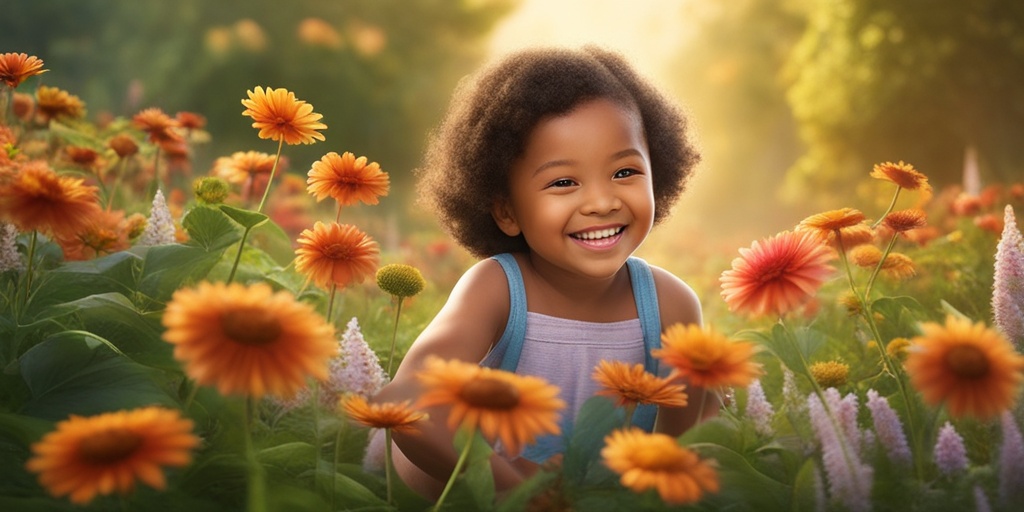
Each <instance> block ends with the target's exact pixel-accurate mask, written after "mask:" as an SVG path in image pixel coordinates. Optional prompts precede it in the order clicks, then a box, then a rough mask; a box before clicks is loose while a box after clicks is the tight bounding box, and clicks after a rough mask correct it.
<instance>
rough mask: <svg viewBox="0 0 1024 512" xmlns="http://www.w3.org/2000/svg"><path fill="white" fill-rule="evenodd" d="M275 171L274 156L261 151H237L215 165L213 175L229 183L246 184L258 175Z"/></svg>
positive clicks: (220, 159)
mask: <svg viewBox="0 0 1024 512" xmlns="http://www.w3.org/2000/svg"><path fill="white" fill-rule="evenodd" d="M273 169H274V155H268V154H267V153H261V152H259V151H236V152H234V153H232V154H231V156H230V157H227V156H222V157H220V158H218V159H217V160H216V161H214V163H213V175H214V176H219V177H221V178H224V179H225V180H227V181H228V182H229V183H245V182H246V181H248V180H250V179H252V178H253V177H254V176H255V175H257V174H270V171H271V170H273Z"/></svg>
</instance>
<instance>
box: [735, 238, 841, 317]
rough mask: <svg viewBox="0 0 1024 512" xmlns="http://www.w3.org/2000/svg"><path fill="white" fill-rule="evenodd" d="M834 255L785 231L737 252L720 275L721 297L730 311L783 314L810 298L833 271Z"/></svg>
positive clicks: (818, 243)
mask: <svg viewBox="0 0 1024 512" xmlns="http://www.w3.org/2000/svg"><path fill="white" fill-rule="evenodd" d="M834 256H835V253H834V251H832V250H831V249H830V248H829V247H828V246H826V245H824V244H822V243H821V242H820V241H819V240H818V239H817V238H816V237H815V236H814V235H812V234H810V233H807V232H800V231H785V232H782V233H779V234H778V235H775V236H773V237H770V238H766V239H762V240H761V241H760V242H757V241H755V242H754V243H753V245H751V247H750V248H749V249H747V248H744V249H740V257H739V258H736V259H734V260H732V269H731V270H726V271H725V272H722V276H721V278H720V281H721V283H722V297H723V298H724V299H725V302H726V303H728V304H729V310H730V311H737V310H742V311H749V312H750V313H752V314H754V315H765V314H769V313H772V314H776V315H783V314H785V313H786V312H788V311H791V310H793V309H795V308H797V307H799V306H800V305H802V304H803V303H804V302H806V301H807V299H810V298H811V296H813V295H814V293H815V292H816V291H817V290H818V288H819V287H820V286H821V285H822V283H823V282H824V281H825V279H826V278H827V277H828V275H829V274H830V273H832V270H833V268H832V267H831V266H830V265H828V262H829V260H831V259H832V258H833V257H834Z"/></svg>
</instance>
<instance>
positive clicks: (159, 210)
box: [138, 189, 177, 246]
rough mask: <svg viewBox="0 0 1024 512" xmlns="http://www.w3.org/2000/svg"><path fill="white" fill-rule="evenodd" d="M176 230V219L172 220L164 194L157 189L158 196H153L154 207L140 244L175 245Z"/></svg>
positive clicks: (140, 238)
mask: <svg viewBox="0 0 1024 512" xmlns="http://www.w3.org/2000/svg"><path fill="white" fill-rule="evenodd" d="M176 229H177V228H175V226H174V219H172V218H171V210H170V208H168V207H167V200H166V199H164V193H163V192H161V191H160V189H157V191H156V194H154V195H153V207H152V209H150V211H149V220H148V221H147V222H146V229H145V230H144V231H143V232H142V236H141V237H139V242H138V244H139V245H143V246H150V245H166V244H173V243H174V242H175V237H174V233H175V231H176Z"/></svg>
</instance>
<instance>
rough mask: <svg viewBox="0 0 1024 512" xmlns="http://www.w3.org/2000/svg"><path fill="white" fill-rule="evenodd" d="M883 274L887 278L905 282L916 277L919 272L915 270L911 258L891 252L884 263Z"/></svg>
mask: <svg viewBox="0 0 1024 512" xmlns="http://www.w3.org/2000/svg"><path fill="white" fill-rule="evenodd" d="M882 272H884V273H885V275H886V276H888V277H891V278H893V279H897V280H900V281H902V280H904V279H909V278H911V277H914V275H916V274H917V270H916V269H914V260H912V259H910V256H907V255H906V254H902V253H898V252H890V253H889V254H887V255H886V256H885V261H884V262H882Z"/></svg>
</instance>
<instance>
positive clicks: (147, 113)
mask: <svg viewBox="0 0 1024 512" xmlns="http://www.w3.org/2000/svg"><path fill="white" fill-rule="evenodd" d="M132 124H133V125H135V127H136V128H138V129H140V130H142V131H144V132H146V133H147V134H148V135H149V137H148V139H149V141H150V142H152V143H154V144H161V143H165V142H181V141H183V140H184V138H183V137H182V136H181V134H179V133H178V132H177V131H175V129H176V128H178V127H180V126H181V125H180V124H178V121H176V120H175V119H173V118H171V116H169V115H167V114H166V113H164V111H163V110H161V109H159V108H157V107H152V108H147V109H145V110H143V111H141V112H139V113H138V114H135V116H134V117H132Z"/></svg>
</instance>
